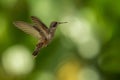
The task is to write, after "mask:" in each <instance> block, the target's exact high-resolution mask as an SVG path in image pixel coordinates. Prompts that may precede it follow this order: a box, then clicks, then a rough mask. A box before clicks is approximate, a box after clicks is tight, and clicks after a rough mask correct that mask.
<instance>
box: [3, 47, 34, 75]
mask: <svg viewBox="0 0 120 80" xmlns="http://www.w3.org/2000/svg"><path fill="white" fill-rule="evenodd" d="M2 63H3V67H4V69H5V70H6V72H8V73H10V74H13V75H21V74H27V73H29V72H30V71H31V70H32V69H33V66H34V62H33V58H32V56H31V54H30V52H29V50H28V49H27V48H26V47H24V46H21V45H16V46H13V47H10V48H8V49H7V50H6V51H5V52H4V53H3V56H2Z"/></svg>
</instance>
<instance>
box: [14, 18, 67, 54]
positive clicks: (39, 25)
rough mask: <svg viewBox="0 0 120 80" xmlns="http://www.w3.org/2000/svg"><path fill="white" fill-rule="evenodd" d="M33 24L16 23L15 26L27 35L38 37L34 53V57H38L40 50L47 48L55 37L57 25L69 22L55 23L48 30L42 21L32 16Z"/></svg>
mask: <svg viewBox="0 0 120 80" xmlns="http://www.w3.org/2000/svg"><path fill="white" fill-rule="evenodd" d="M31 19H32V22H33V25H32V24H28V23H26V22H24V21H15V22H13V24H14V25H15V26H16V27H17V28H19V29H21V30H22V31H24V32H25V33H27V34H30V35H32V36H34V37H36V38H37V39H38V40H39V41H38V43H37V45H36V48H35V50H34V52H33V53H32V55H33V56H37V55H38V53H39V51H40V49H41V48H43V47H46V46H47V45H48V44H49V43H50V42H51V40H52V39H53V37H54V34H55V31H56V28H57V25H59V24H63V23H67V22H57V21H53V22H51V24H50V27H49V28H48V27H47V26H46V25H45V24H44V23H43V22H42V21H41V20H40V19H38V18H37V17H35V16H31Z"/></svg>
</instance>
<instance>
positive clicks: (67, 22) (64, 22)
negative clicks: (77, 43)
mask: <svg viewBox="0 0 120 80" xmlns="http://www.w3.org/2000/svg"><path fill="white" fill-rule="evenodd" d="M64 23H68V22H58V24H64Z"/></svg>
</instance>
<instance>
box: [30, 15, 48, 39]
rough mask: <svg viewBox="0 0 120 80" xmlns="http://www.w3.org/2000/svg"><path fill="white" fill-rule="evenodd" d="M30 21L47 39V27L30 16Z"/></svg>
mask: <svg viewBox="0 0 120 80" xmlns="http://www.w3.org/2000/svg"><path fill="white" fill-rule="evenodd" d="M31 19H32V21H33V23H34V24H35V25H36V27H37V28H38V29H39V30H41V31H42V32H43V33H44V35H45V37H47V35H48V27H47V26H46V25H45V24H44V23H43V22H42V21H41V20H40V19H38V18H37V17H35V16H31Z"/></svg>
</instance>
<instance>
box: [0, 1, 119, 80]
mask: <svg viewBox="0 0 120 80" xmlns="http://www.w3.org/2000/svg"><path fill="white" fill-rule="evenodd" d="M119 4H120V0H116V1H112V0H0V25H1V26H0V28H1V29H0V52H1V54H0V57H1V60H0V80H119V79H120V77H119V75H120V31H119V30H120V27H119V26H120V22H119V21H120V5H119ZM30 16H37V17H38V18H40V19H41V20H42V21H43V22H44V23H45V24H46V25H47V26H48V27H49V24H50V23H51V21H67V22H68V23H67V24H63V25H60V26H59V27H58V29H57V31H56V34H55V37H54V39H53V41H52V42H51V43H50V44H49V45H48V46H47V47H45V48H43V49H41V50H40V52H39V53H40V54H39V55H38V56H37V58H35V60H33V61H34V64H33V65H34V68H33V69H32V68H31V71H30V72H28V73H26V74H22V73H21V74H20V75H16V74H12V72H9V70H8V71H7V70H6V68H5V65H4V63H6V62H5V61H4V60H6V59H7V58H8V61H9V56H8V57H4V56H5V54H7V53H10V52H9V51H10V48H11V47H12V46H15V45H22V46H24V47H25V49H26V48H27V49H28V50H27V49H26V50H27V51H29V53H30V55H31V54H32V52H33V50H34V48H35V45H36V43H37V40H36V39H34V38H33V37H31V36H29V35H27V34H25V33H24V32H22V31H21V30H18V29H17V28H16V27H14V25H13V22H14V21H19V20H22V21H25V22H28V23H31V20H30ZM12 49H13V51H14V49H16V48H12ZM18 49H19V48H18ZM18 49H16V50H18ZM20 51H22V49H20V50H19V51H18V53H19V52H20ZM22 53H25V54H27V53H26V51H25V52H22ZM11 54H12V53H11ZM24 56H25V55H24ZM13 57H14V58H15V59H18V58H16V56H13ZM4 58H5V59H4ZM23 58H27V57H23ZM11 59H12V58H11ZM15 59H13V60H14V61H16V64H19V61H18V60H15ZM21 59H22V58H21ZM21 59H20V60H21ZM22 60H24V59H22ZM23 62H24V61H23ZM26 65H28V64H26ZM9 67H10V65H9V66H8V67H7V68H9ZM27 67H29V65H28V66H27ZM18 68H19V67H18ZM13 71H14V70H13ZM21 71H22V70H21ZM77 75H79V78H78V76H77ZM85 75H86V76H85Z"/></svg>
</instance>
